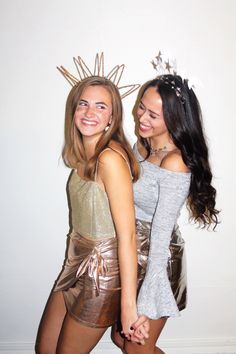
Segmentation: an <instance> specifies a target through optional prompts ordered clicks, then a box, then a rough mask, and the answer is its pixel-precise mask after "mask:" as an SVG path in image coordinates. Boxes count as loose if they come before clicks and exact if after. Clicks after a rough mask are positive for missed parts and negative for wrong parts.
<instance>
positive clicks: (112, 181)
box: [98, 150, 138, 335]
mask: <svg viewBox="0 0 236 354" xmlns="http://www.w3.org/2000/svg"><path fill="white" fill-rule="evenodd" d="M98 175H99V179H100V180H101V181H102V183H103V185H104V188H105V190H106V193H107V195H108V199H109V203H110V208H111V214H112V218H113V222H114V225H115V229H116V234H117V238H118V257H119V265H120V278H121V287H122V290H121V322H122V328H123V332H124V334H126V335H127V334H128V333H131V330H130V327H131V325H132V323H134V322H135V321H136V320H137V318H138V317H137V310H136V289H137V251H136V234H135V214H134V202H133V186H132V179H131V176H130V171H129V169H128V166H127V163H126V162H125V161H124V159H123V158H122V157H121V156H120V155H119V154H118V153H117V152H114V151H112V150H107V151H105V152H104V153H103V154H102V155H101V156H100V158H99V166H98Z"/></svg>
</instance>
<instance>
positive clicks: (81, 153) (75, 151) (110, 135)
mask: <svg viewBox="0 0 236 354" xmlns="http://www.w3.org/2000/svg"><path fill="white" fill-rule="evenodd" d="M89 86H102V87H104V88H105V89H106V90H107V91H108V92H109V94H110V95H111V100H112V122H111V124H110V127H109V129H108V131H104V132H103V134H102V136H101V138H100V139H99V141H98V142H97V145H96V149H95V153H94V155H93V156H92V157H91V158H90V159H89V160H87V158H86V154H85V150H84V146H83V142H82V135H81V133H80V132H79V130H78V129H77V127H76V126H75V122H74V114H75V111H76V107H77V105H78V101H79V99H80V97H81V95H82V93H83V91H84V90H85V88H87V87H89ZM122 122H123V109H122V103H121V97H120V94H119V91H118V89H117V87H116V86H115V85H114V84H113V83H112V82H111V81H110V80H108V79H106V78H105V77H104V78H103V77H100V76H91V77H88V78H86V79H84V80H83V81H81V82H80V83H79V84H78V85H76V86H74V87H73V88H72V89H71V91H70V93H69V95H68V97H67V102H66V112H65V143H64V147H63V151H62V157H63V160H64V163H65V164H66V166H68V167H71V168H75V169H77V168H78V164H79V163H82V164H84V166H85V171H84V175H85V177H87V178H88V179H91V180H93V179H94V177H95V170H96V164H97V160H98V157H99V155H100V153H101V152H102V151H103V150H104V149H105V148H106V147H108V146H109V143H110V142H111V141H112V140H113V141H116V142H117V143H118V144H119V145H120V146H121V147H122V149H123V150H124V151H125V152H126V154H127V156H128V159H129V164H130V169H131V172H132V176H133V181H134V182H135V181H136V180H137V179H138V176H139V166H138V163H137V161H136V159H135V157H134V154H133V151H132V149H131V147H130V144H129V142H128V140H127V139H126V136H125V134H124V131H123V126H122Z"/></svg>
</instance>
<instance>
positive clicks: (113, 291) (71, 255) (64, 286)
mask: <svg viewBox="0 0 236 354" xmlns="http://www.w3.org/2000/svg"><path fill="white" fill-rule="evenodd" d="M120 289H121V288H120V275H119V263H118V253H117V239H116V238H109V239H106V240H94V239H88V238H85V237H83V236H81V235H79V234H78V233H76V232H72V234H71V235H70V239H69V246H68V253H67V258H66V261H65V265H64V267H63V270H62V272H61V274H60V276H59V278H58V280H57V281H56V284H55V287H54V289H53V290H54V291H63V294H64V299H65V303H66V306H67V309H68V312H69V313H70V314H71V315H72V316H73V317H74V318H75V319H76V320H78V321H80V322H82V323H83V324H84V325H86V326H89V327H108V326H110V325H112V324H114V323H115V322H116V321H117V320H118V318H119V314H120Z"/></svg>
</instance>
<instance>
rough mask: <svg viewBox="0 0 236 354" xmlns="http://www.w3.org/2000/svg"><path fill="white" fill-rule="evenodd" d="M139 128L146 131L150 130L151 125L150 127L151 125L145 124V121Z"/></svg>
mask: <svg viewBox="0 0 236 354" xmlns="http://www.w3.org/2000/svg"><path fill="white" fill-rule="evenodd" d="M139 129H140V130H141V131H143V132H146V131H148V130H150V129H151V127H150V126H149V125H145V124H143V123H140V124H139Z"/></svg>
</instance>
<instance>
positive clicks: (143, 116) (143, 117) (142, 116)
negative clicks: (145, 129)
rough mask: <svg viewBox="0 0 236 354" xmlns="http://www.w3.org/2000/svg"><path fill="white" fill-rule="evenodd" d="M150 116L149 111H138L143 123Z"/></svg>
mask: <svg viewBox="0 0 236 354" xmlns="http://www.w3.org/2000/svg"><path fill="white" fill-rule="evenodd" d="M147 118H148V115H147V111H141V112H139V113H138V119H139V121H140V122H141V123H143V122H145V121H146V120H147Z"/></svg>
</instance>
